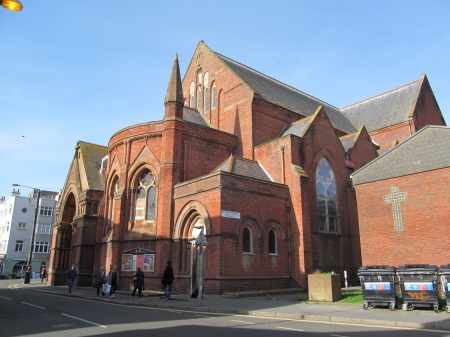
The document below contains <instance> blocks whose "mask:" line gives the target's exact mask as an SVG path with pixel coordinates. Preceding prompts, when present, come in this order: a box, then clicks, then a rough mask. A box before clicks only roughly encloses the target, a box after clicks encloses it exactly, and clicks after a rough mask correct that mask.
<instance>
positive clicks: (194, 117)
mask: <svg viewBox="0 0 450 337" xmlns="http://www.w3.org/2000/svg"><path fill="white" fill-rule="evenodd" d="M183 120H184V121H186V122H191V123H195V124H198V125H202V126H207V127H210V126H209V124H208V122H207V121H206V120H205V119H204V118H203V116H202V114H201V113H200V112H198V110H195V109H192V108H189V107H187V106H184V107H183Z"/></svg>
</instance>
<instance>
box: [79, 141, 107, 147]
mask: <svg viewBox="0 0 450 337" xmlns="http://www.w3.org/2000/svg"><path fill="white" fill-rule="evenodd" d="M78 143H84V144H91V145H96V146H101V147H105V148H108V146H105V145H100V144H95V143H91V142H86V141H84V140H79V141H78Z"/></svg>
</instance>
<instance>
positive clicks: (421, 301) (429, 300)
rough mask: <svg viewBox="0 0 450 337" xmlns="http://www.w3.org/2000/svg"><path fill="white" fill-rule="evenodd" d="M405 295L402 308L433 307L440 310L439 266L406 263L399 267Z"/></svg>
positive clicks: (435, 310) (398, 273) (399, 275)
mask: <svg viewBox="0 0 450 337" xmlns="http://www.w3.org/2000/svg"><path fill="white" fill-rule="evenodd" d="M397 275H398V278H399V281H400V289H401V292H402V297H403V304H402V309H403V310H405V311H407V310H408V309H410V308H414V306H417V307H430V306H431V307H432V308H433V309H434V312H439V295H438V268H437V266H435V265H429V264H406V265H404V266H401V267H398V268H397Z"/></svg>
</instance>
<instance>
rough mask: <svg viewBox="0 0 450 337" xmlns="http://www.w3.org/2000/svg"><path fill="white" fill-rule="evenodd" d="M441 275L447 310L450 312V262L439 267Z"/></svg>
mask: <svg viewBox="0 0 450 337" xmlns="http://www.w3.org/2000/svg"><path fill="white" fill-rule="evenodd" d="M439 275H441V283H442V289H443V290H444V294H445V302H446V306H445V310H446V311H447V312H450V264H446V265H444V266H441V267H440V268H439Z"/></svg>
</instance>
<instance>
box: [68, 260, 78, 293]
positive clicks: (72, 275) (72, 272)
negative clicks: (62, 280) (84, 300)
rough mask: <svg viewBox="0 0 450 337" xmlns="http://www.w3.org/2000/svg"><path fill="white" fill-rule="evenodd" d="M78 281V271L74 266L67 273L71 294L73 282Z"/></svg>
mask: <svg viewBox="0 0 450 337" xmlns="http://www.w3.org/2000/svg"><path fill="white" fill-rule="evenodd" d="M76 279H77V270H76V269H75V265H74V264H73V265H72V268H70V269H69V272H68V273H67V283H68V284H69V294H70V293H71V292H72V286H73V281H74V280H76Z"/></svg>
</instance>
